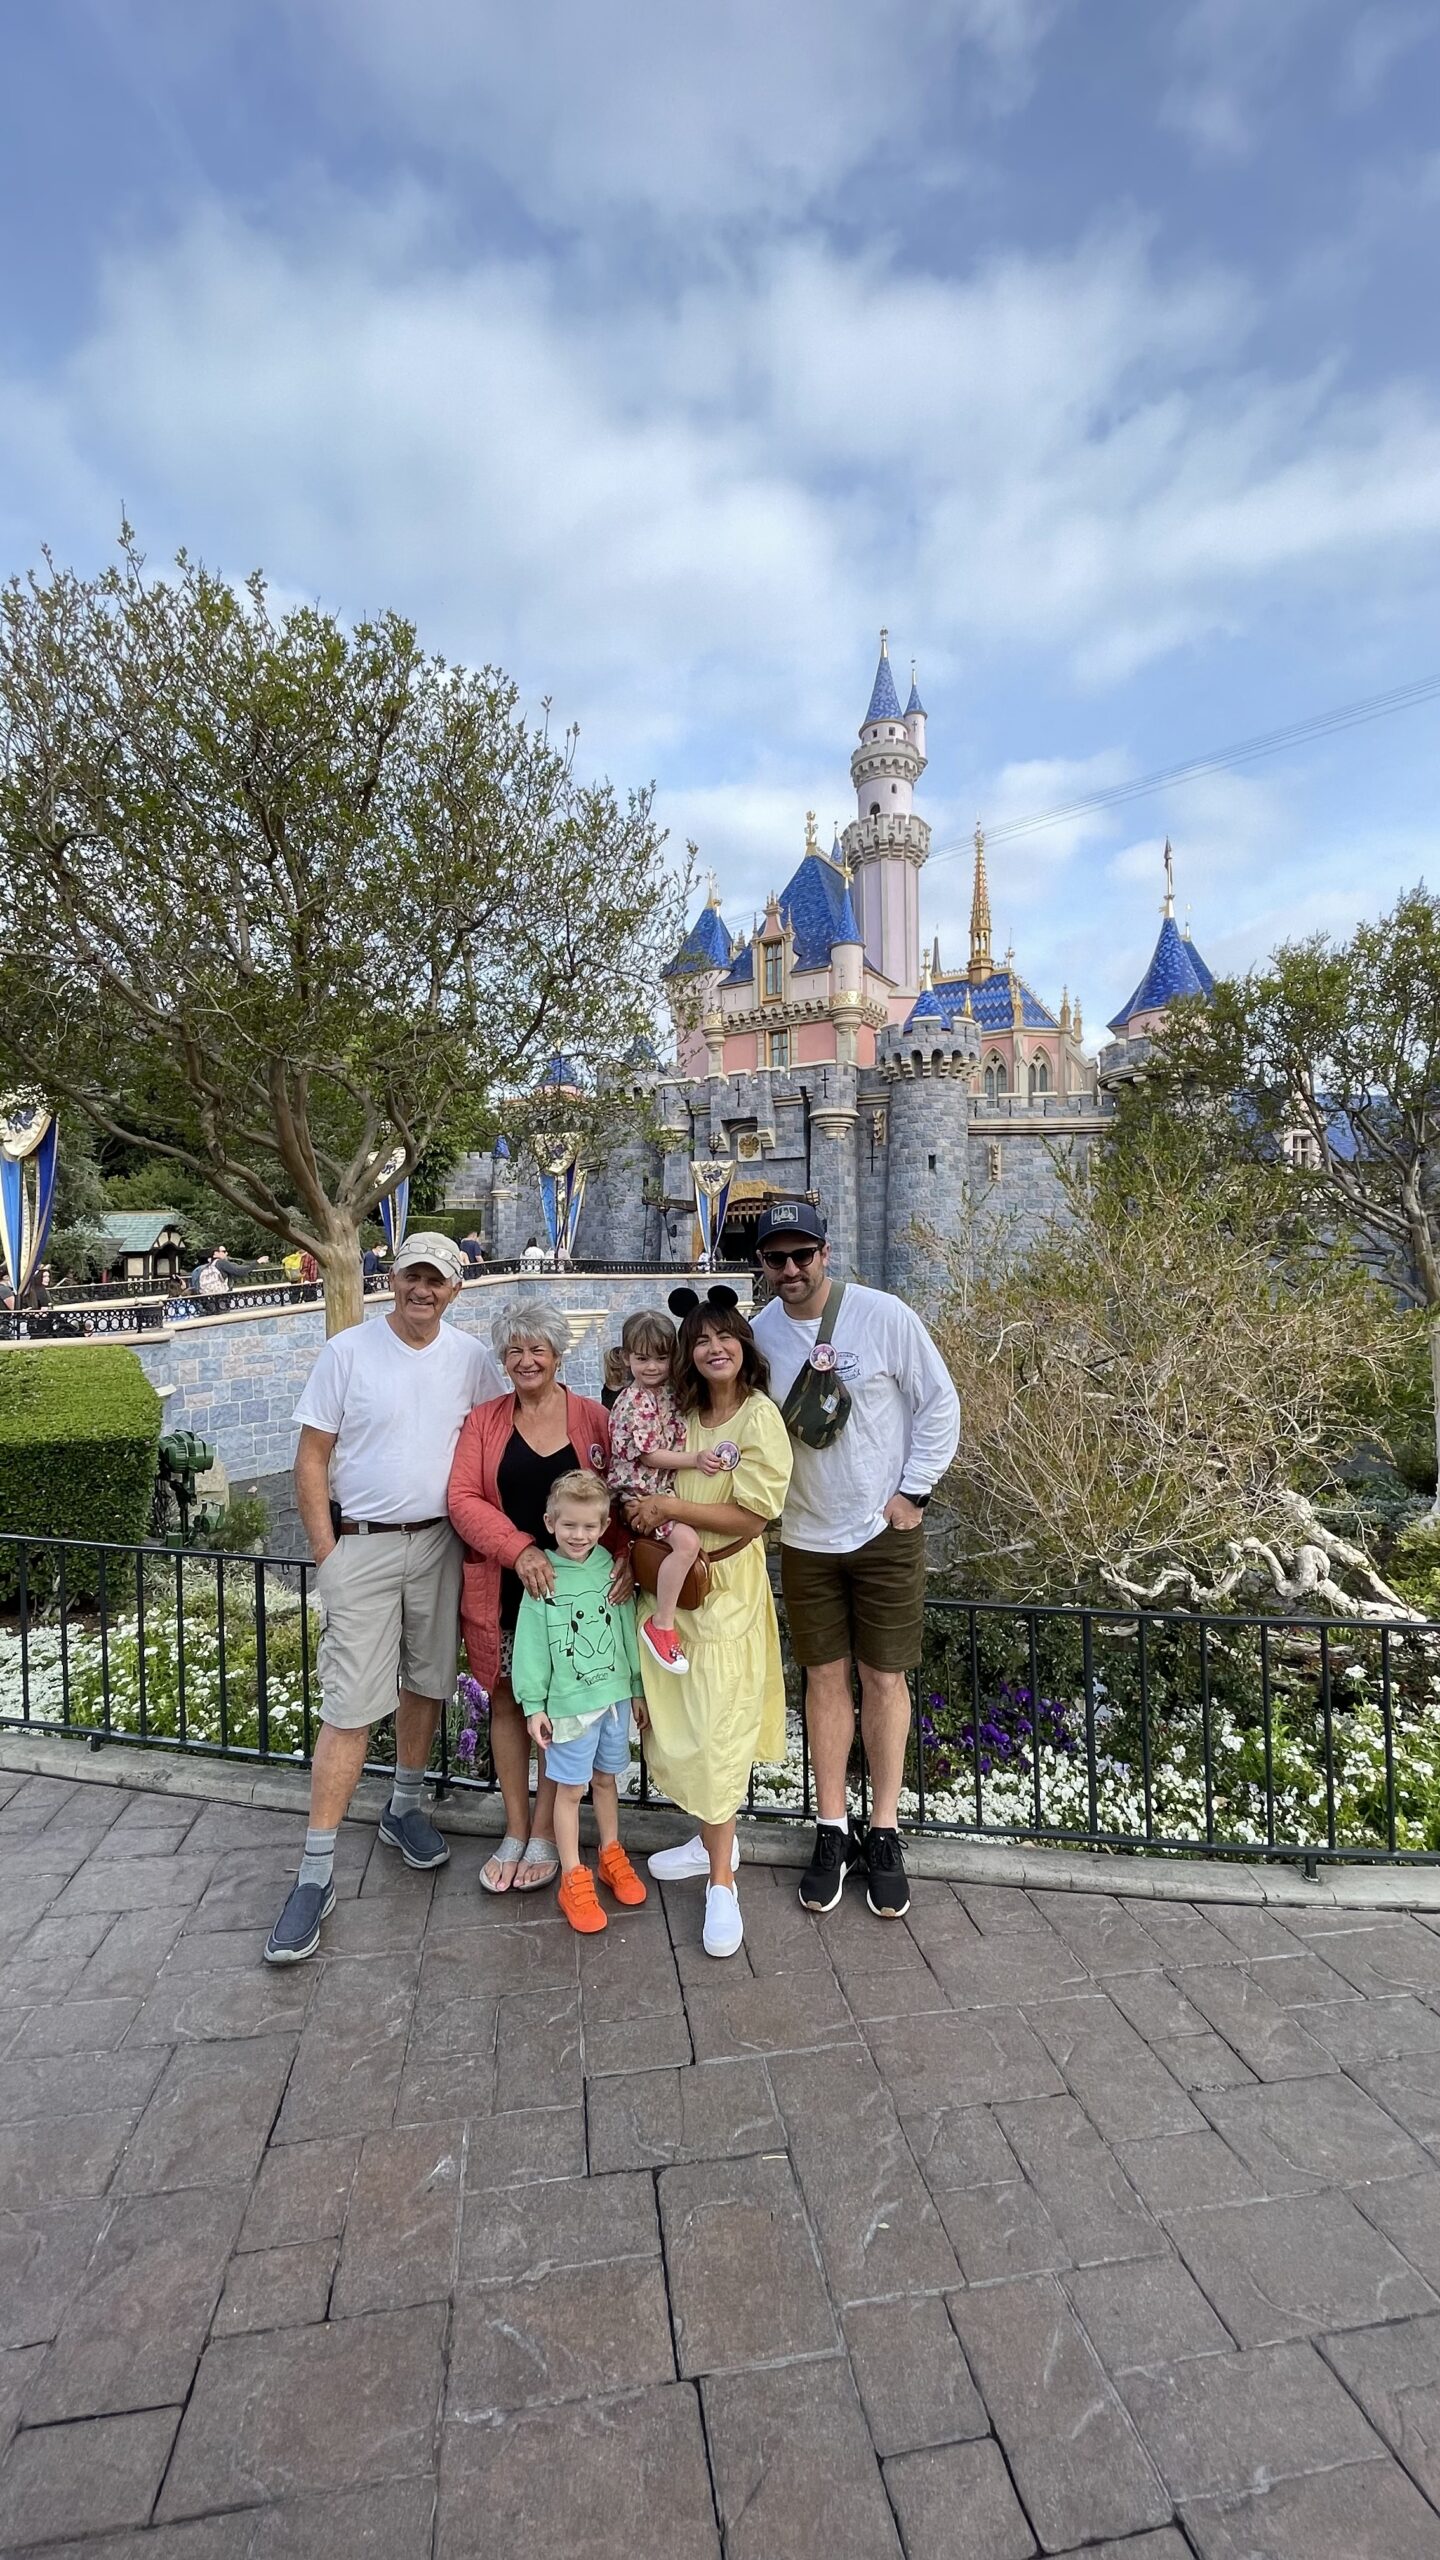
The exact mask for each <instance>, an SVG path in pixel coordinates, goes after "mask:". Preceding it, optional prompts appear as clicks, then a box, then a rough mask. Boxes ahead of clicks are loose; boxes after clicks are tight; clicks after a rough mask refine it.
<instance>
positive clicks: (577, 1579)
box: [510, 1547, 641, 1742]
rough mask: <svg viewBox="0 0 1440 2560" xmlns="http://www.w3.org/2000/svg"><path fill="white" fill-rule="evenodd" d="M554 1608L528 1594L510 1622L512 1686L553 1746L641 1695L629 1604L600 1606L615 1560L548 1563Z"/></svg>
mask: <svg viewBox="0 0 1440 2560" xmlns="http://www.w3.org/2000/svg"><path fill="white" fill-rule="evenodd" d="M550 1561H551V1563H552V1564H553V1566H554V1568H555V1596H554V1598H553V1600H535V1599H532V1597H531V1595H530V1593H529V1592H528V1591H527V1592H526V1593H525V1594H524V1595H523V1597H522V1599H521V1602H520V1614H519V1616H518V1618H517V1619H516V1622H515V1645H514V1651H513V1653H512V1655H511V1661H510V1678H511V1682H512V1685H513V1687H514V1691H515V1695H516V1697H517V1698H518V1699H519V1701H520V1705H521V1707H522V1709H523V1711H524V1713H525V1714H526V1715H527V1716H536V1715H539V1714H541V1712H542V1711H543V1712H544V1714H546V1715H547V1716H548V1717H549V1718H550V1722H551V1724H552V1725H553V1726H554V1728H555V1739H556V1741H557V1742H568V1741H569V1740H570V1738H571V1736H572V1735H573V1734H577V1733H583V1731H584V1729H585V1727H586V1725H587V1724H594V1722H595V1720H596V1718H597V1717H598V1716H603V1715H604V1713H605V1711H606V1709H607V1707H613V1706H618V1705H619V1704H620V1702H621V1700H622V1699H623V1700H624V1701H625V1702H626V1703H627V1704H628V1703H629V1701H630V1699H631V1698H638V1697H639V1696H640V1695H641V1688H640V1651H639V1646H638V1643H637V1641H636V1636H635V1604H634V1602H633V1601H631V1600H620V1601H614V1600H609V1599H607V1598H606V1593H607V1592H608V1590H609V1588H610V1576H611V1574H612V1573H613V1572H614V1570H615V1559H614V1557H613V1556H612V1555H610V1554H609V1553H608V1551H607V1550H606V1549H605V1548H604V1547H596V1548H594V1549H593V1550H592V1552H591V1553H590V1554H589V1555H588V1556H587V1557H586V1558H585V1561H584V1563H583V1564H574V1563H572V1561H571V1559H570V1558H569V1557H568V1556H562V1555H552V1557H551V1559H550Z"/></svg>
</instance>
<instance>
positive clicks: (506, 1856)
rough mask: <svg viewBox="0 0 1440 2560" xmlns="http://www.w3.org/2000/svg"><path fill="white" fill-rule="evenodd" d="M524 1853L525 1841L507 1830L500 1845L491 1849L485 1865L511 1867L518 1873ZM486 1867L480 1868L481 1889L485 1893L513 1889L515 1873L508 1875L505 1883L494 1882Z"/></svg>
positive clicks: (505, 1891)
mask: <svg viewBox="0 0 1440 2560" xmlns="http://www.w3.org/2000/svg"><path fill="white" fill-rule="evenodd" d="M524 1855H525V1843H524V1841H523V1840H517V1839H516V1837H515V1834H514V1832H513V1831H507V1832H506V1834H505V1837H504V1839H503V1840H502V1841H501V1842H500V1845H499V1847H498V1848H495V1849H492V1850H491V1852H490V1855H489V1857H488V1858H487V1859H486V1861H485V1867H511V1868H513V1869H514V1870H515V1874H518V1873H519V1870H520V1862H521V1860H522V1859H523V1857H524ZM485 1867H482V1868H481V1870H480V1889H481V1891H482V1892H483V1893H509V1892H511V1891H512V1889H513V1887H514V1883H515V1874H512V1875H510V1876H508V1877H507V1878H506V1881H505V1883H504V1884H492V1883H491V1882H490V1879H489V1877H488V1876H487V1874H486V1873H485Z"/></svg>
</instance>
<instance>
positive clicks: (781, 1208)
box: [755, 1200, 825, 1253]
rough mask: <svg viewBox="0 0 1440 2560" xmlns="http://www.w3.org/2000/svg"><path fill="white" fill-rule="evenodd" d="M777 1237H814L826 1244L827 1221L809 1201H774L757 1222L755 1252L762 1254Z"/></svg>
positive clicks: (762, 1211)
mask: <svg viewBox="0 0 1440 2560" xmlns="http://www.w3.org/2000/svg"><path fill="white" fill-rule="evenodd" d="M776 1236H813V1237H814V1238H815V1241H816V1243H817V1244H823V1243H824V1242H825V1221H824V1219H823V1218H822V1217H821V1215H820V1212H819V1210H818V1209H812V1207H811V1205H810V1203H809V1201H808V1200H772V1202H771V1203H770V1206H769V1208H768V1209H762V1210H761V1212H760V1215H759V1217H758V1218H757V1220H756V1222H755V1250H756V1252H757V1253H760V1252H762V1251H763V1250H764V1248H765V1246H766V1245H767V1244H771V1243H773V1242H774V1239H775V1238H776Z"/></svg>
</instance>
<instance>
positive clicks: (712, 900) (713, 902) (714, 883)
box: [705, 871, 720, 907]
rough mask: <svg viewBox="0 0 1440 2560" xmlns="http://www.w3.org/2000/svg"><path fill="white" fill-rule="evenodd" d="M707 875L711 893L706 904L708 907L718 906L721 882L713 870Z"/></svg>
mask: <svg viewBox="0 0 1440 2560" xmlns="http://www.w3.org/2000/svg"><path fill="white" fill-rule="evenodd" d="M705 877H706V879H707V880H708V881H709V883H710V888H709V894H708V896H707V897H706V900H705V904H706V906H707V907H718V906H719V904H720V883H719V881H718V880H717V879H716V877H715V874H714V872H713V871H707V872H706V874H705Z"/></svg>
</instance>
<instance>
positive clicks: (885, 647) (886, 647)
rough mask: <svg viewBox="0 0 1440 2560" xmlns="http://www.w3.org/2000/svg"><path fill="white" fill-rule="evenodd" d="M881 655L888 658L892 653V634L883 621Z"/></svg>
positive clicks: (881, 627)
mask: <svg viewBox="0 0 1440 2560" xmlns="http://www.w3.org/2000/svg"><path fill="white" fill-rule="evenodd" d="M880 655H881V657H882V658H888V657H889V655H890V634H889V632H888V631H887V630H886V628H885V625H884V623H883V622H882V623H881V625H880Z"/></svg>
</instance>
